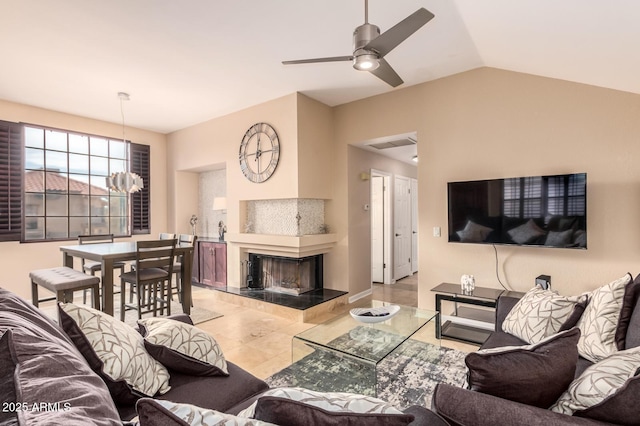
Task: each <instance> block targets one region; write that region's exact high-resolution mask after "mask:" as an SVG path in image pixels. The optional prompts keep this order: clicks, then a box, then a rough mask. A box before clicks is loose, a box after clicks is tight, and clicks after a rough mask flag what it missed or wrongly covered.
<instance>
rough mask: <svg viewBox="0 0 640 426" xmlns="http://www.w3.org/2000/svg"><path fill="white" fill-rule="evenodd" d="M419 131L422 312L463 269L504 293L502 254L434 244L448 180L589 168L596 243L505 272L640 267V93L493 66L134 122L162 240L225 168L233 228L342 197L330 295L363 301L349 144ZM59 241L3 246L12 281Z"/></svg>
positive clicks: (442, 241)
mask: <svg viewBox="0 0 640 426" xmlns="http://www.w3.org/2000/svg"><path fill="white" fill-rule="evenodd" d="M0 118H1V119H4V120H8V121H24V122H30V123H35V124H41V125H45V126H51V127H59V128H65V129H70V130H77V131H81V132H88V133H94V134H100V135H105V136H110V137H119V135H120V134H121V129H120V126H119V125H117V124H113V123H106V122H101V121H96V120H92V119H88V118H83V117H77V116H71V115H67V114H63V113H59V112H54V111H48V110H42V109H38V108H33V107H28V106H24V105H18V104H14V103H10V102H3V101H0ZM260 121H265V122H269V123H271V124H272V125H273V126H274V127H275V128H276V130H277V131H278V134H279V136H280V139H281V148H282V153H281V162H280V164H279V166H278V169H277V170H276V173H275V174H274V176H273V177H272V178H271V179H270V180H269V181H267V182H265V183H263V184H259V185H256V184H253V183H250V182H249V181H247V180H246V179H245V178H244V177H243V175H242V174H241V172H240V169H239V166H238V147H239V144H240V140H241V139H242V136H243V134H244V132H245V131H246V130H247V129H248V128H249V126H251V125H252V124H254V123H256V122H260ZM414 131H415V132H417V135H418V155H419V156H420V159H421V160H420V163H419V166H418V179H419V206H420V208H419V211H420V213H419V215H420V219H419V228H420V230H421V233H420V240H419V250H420V263H419V269H420V275H419V276H420V291H419V299H420V300H419V303H420V306H422V307H433V295H432V293H431V292H430V291H429V290H430V289H431V288H432V287H434V286H435V285H437V284H438V283H440V282H443V281H449V282H458V281H459V278H460V275H461V274H463V273H470V274H474V275H475V276H476V281H477V285H484V286H489V287H499V284H498V282H497V280H496V278H495V272H494V268H495V265H494V261H495V260H494V253H493V248H492V247H491V246H479V245H471V244H468V245H467V244H449V243H447V241H446V237H440V238H436V237H432V236H431V235H432V234H431V228H432V227H434V226H441V227H442V229H443V233H442V234H443V235H446V228H447V208H446V201H447V199H446V183H447V182H449V181H453V180H464V179H484V178H495V177H509V176H526V175H537V174H553V173H568V172H587V173H588V221H589V241H588V244H589V249H588V250H586V251H580V250H563V249H541V248H523V247H504V246H500V247H498V255H499V269H500V274H501V276H502V277H503V281H505V280H506V282H507V283H508V284H509V285H510V286H511V287H512V288H513V289H516V290H526V289H527V288H529V287H530V286H531V285H532V283H533V280H534V278H535V277H536V276H537V275H539V274H542V273H545V274H549V275H551V276H552V285H553V287H554V288H555V289H557V290H559V291H560V293H562V294H575V293H579V292H582V291H586V290H590V289H593V288H595V287H596V286H598V285H600V284H603V283H605V282H608V281H609V280H611V279H614V278H616V277H618V276H620V275H622V274H623V273H625V272H627V271H630V272H632V273H634V274H635V273H637V272H638V269H639V268H638V263H639V261H638V258H639V255H640V242H639V240H638V239H637V238H636V235H638V234H639V233H640V225H638V224H637V220H636V216H637V214H636V212H637V211H638V208H639V207H640V169H638V168H637V167H635V165H636V163H638V160H639V156H640V143H639V142H640V95H634V94H630V93H624V92H617V91H613V90H608V89H602V88H597V87H593V86H586V85H580V84H575V83H569V82H564V81H560V80H553V79H547V78H541V77H535V76H531V75H525V74H519V73H513V72H509V71H503V70H497V69H490V68H482V69H477V70H473V71H469V72H466V73H463V74H459V75H455V76H452V77H448V78H444V79H441V80H437V81H433V82H429V83H425V84H422V85H418V86H413V87H408V88H404V89H400V90H394V91H392V92H390V93H388V94H385V95H380V96H376V97H372V98H369V99H365V100H362V101H358V102H353V103H350V104H346V105H342V106H339V107H335V108H328V107H326V106H324V105H320V104H318V103H317V102H315V101H312V100H311V99H309V98H306V97H305V96H304V95H301V94H291V95H288V96H285V97H282V98H279V99H276V100H273V101H270V102H266V103H264V104H260V105H256V106H254V107H251V108H248V109H246V110H243V111H239V112H236V113H234V114H230V115H228V116H225V117H220V118H216V119H213V120H210V121H207V122H205V123H201V124H198V125H195V126H192V127H189V128H187V129H184V130H181V131H178V132H175V133H172V134H170V135H167V136H166V137H165V136H163V135H160V134H156V133H153V132H145V131H142V130H137V129H132V128H128V129H127V138H129V139H131V140H133V141H134V142H139V143H147V144H150V145H151V147H152V149H151V154H152V159H151V173H152V179H153V189H152V191H153V192H152V194H151V201H152V212H151V220H152V234H155V233H157V232H160V231H181V230H184V231H186V230H187V228H186V226H187V224H188V217H190V215H191V214H192V212H193V211H195V209H196V208H197V204H194V203H197V200H198V197H197V191H198V185H197V181H196V179H195V176H194V174H195V173H198V171H199V170H200V171H201V170H206V169H207V167H209V166H211V165H213V164H218V165H219V164H226V168H227V200H228V215H227V220H228V224H227V226H228V229H229V232H239V231H240V230H241V227H242V225H243V224H241V223H240V221H241V219H240V209H239V207H238V206H239V203H238V202H239V201H240V200H248V199H277V198H296V197H302V196H304V197H310V198H330V199H331V201H329V202H328V203H327V223H328V224H329V225H330V227H331V230H332V232H336V233H337V235H338V243H337V246H336V247H335V249H334V250H333V251H332V252H331V254H330V255H329V256H328V259H327V266H326V269H327V271H325V272H326V275H325V276H326V277H327V279H328V281H329V282H330V284H329V286H330V287H331V288H336V289H344V290H347V289H348V290H350V292H351V293H352V294H354V293H356V292H358V291H360V290H361V288H364V287H362V286H363V285H366V284H363V283H364V282H365V280H363V279H362V277H365V276H369V274H370V264H369V263H368V262H364V261H360V259H359V258H358V257H357V256H361V255H362V254H363V253H364V254H366V257H367V258H368V253H369V252H370V248H369V247H368V246H367V245H366V244H367V239H366V238H362V236H361V235H360V232H359V231H360V230H362V231H364V230H365V228H366V226H363V225H362V224H361V222H362V217H361V215H360V214H358V213H359V212H357V209H360V208H361V207H360V204H361V203H360V202H359V200H361V199H362V197H366V196H368V187H367V186H366V185H360V183H359V182H356V181H352V180H353V179H357V175H358V173H359V172H360V171H361V170H359V169H360V168H361V165H358V164H357V162H356V165H354V164H352V158H351V157H352V155H353V153H352V152H351V151H350V150H351V149H352V148H349V147H350V146H351V145H353V144H357V143H359V142H361V141H363V140H370V139H374V138H378V137H381V136H388V135H394V134H401V133H409V132H414ZM307 138H308V139H307ZM298 139H304V141H302V142H301V143H299V141H298ZM307 141H308V142H307ZM165 143H166V145H165ZM318 149H320V150H319V151H316V150H318ZM327 157H329V159H328V160H327ZM316 158H317V159H319V161H314V159H316ZM354 158H355V157H354ZM324 164H330V166H327V168H325V167H324ZM165 165H166V166H165ZM329 167H330V168H329ZM353 169H356V170H353ZM321 175H324V176H322V177H323V179H320V178H318V176H321ZM363 191H364V192H363ZM351 199H352V200H353V203H352V202H351V201H350V200H351ZM167 206H168V208H167ZM350 227H354V228H355V229H354V230H353V233H355V235H354V234H353V233H352V231H351V229H350ZM59 245H60V244H58V243H33V244H19V243H0V255H1V257H0V259H1V260H0V262H2V264H1V265H0V266H2V269H3V271H4V275H3V279H2V284H0V285H3V286H4V287H7V288H9V289H11V290H13V291H16V292H18V293H19V294H21V295H23V296H28V272H29V271H30V270H32V269H36V268H41V267H49V266H57V265H60V264H61V261H62V256H61V255H60V252H59V250H58V246H59ZM239 265H240V264H239V259H238V255H237V254H236V255H235V257H234V255H233V253H231V254H230V258H229V274H230V276H229V279H230V280H232V281H233V280H235V281H236V282H238V281H239V280H240V266H239Z"/></svg>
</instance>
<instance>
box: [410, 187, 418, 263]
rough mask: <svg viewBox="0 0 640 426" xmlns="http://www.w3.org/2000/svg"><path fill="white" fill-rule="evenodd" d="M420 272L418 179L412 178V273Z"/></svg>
mask: <svg viewBox="0 0 640 426" xmlns="http://www.w3.org/2000/svg"><path fill="white" fill-rule="evenodd" d="M416 272H418V179H411V273H412V274H414V273H416Z"/></svg>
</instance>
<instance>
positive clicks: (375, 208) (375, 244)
mask: <svg viewBox="0 0 640 426" xmlns="http://www.w3.org/2000/svg"><path fill="white" fill-rule="evenodd" d="M383 194H384V178H383V177H382V176H371V280H372V281H373V282H376V283H382V282H384V196H383Z"/></svg>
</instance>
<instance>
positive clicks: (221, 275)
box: [197, 240, 227, 288]
mask: <svg viewBox="0 0 640 426" xmlns="http://www.w3.org/2000/svg"><path fill="white" fill-rule="evenodd" d="M197 252H198V253H197V256H198V273H197V276H198V282H199V283H200V284H204V285H208V286H212V287H218V288H226V287H227V245H226V244H225V243H223V242H216V241H200V240H198V248H197Z"/></svg>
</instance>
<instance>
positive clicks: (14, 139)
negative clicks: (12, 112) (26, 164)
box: [0, 121, 22, 241]
mask: <svg viewBox="0 0 640 426" xmlns="http://www.w3.org/2000/svg"><path fill="white" fill-rule="evenodd" d="M21 133H22V129H21V127H20V125H19V124H17V123H9V122H5V121H0V241H19V240H20V235H21V233H22V138H21Z"/></svg>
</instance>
